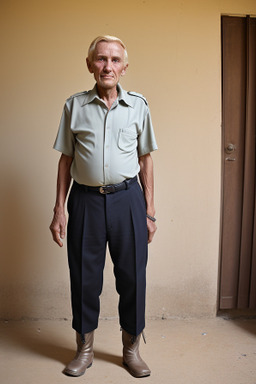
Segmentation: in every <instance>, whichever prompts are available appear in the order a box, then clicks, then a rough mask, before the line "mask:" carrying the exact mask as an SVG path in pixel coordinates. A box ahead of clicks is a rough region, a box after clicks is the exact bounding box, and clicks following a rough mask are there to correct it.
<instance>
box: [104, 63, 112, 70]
mask: <svg viewBox="0 0 256 384" xmlns="http://www.w3.org/2000/svg"><path fill="white" fill-rule="evenodd" d="M104 69H105V71H107V72H110V71H111V70H112V66H111V60H106V62H105V67H104Z"/></svg>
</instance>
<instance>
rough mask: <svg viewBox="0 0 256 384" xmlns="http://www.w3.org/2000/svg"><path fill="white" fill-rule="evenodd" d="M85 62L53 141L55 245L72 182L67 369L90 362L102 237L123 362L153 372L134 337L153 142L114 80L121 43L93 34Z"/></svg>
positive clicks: (138, 101)
mask: <svg viewBox="0 0 256 384" xmlns="http://www.w3.org/2000/svg"><path fill="white" fill-rule="evenodd" d="M86 61H87V66H88V69H89V71H90V73H92V74H93V75H94V78H95V80H96V85H95V87H94V88H93V89H92V90H90V91H88V92H82V93H78V94H75V95H74V96H71V97H70V98H69V99H68V100H67V101H66V103H65V106H64V110H63V114H62V118H61V122H60V126H59V131H58V135H57V138H56V141H55V144H54V148H55V149H56V150H58V151H60V152H61V153H62V154H61V157H60V161H59V167H58V179H57V197H56V204H55V207H54V217H53V220H52V223H51V226H50V230H51V232H52V236H53V239H54V241H55V242H56V243H57V244H58V245H59V246H62V240H63V239H64V237H65V227H66V218H65V208H64V204H65V200H66V196H67V193H68V190H69V186H70V183H71V179H73V185H72V188H71V191H70V194H69V199H68V204H67V208H68V213H69V220H68V231H67V247H68V261H69V268H70V280H71V298H72V312H73V328H74V329H75V331H76V341H77V353H76V356H75V358H74V359H73V360H72V361H71V362H70V363H69V364H68V365H67V367H66V368H65V370H64V373H65V374H67V375H69V376H81V375H82V374H84V372H85V370H86V369H87V368H89V367H90V366H91V365H92V362H93V340H94V330H95V329H96V328H97V326H98V318H99V310H100V305H99V296H100V294H101V291H102V284H103V269H104V263H105V254H106V244H107V243H108V247H109V251H110V255H111V258H112V261H113V264H114V274H115V279H116V289H117V292H118V294H119V318H120V325H121V329H122V341H123V363H124V365H125V366H126V367H127V369H128V371H129V372H130V373H131V374H132V375H133V376H134V377H144V376H149V375H150V370H149V368H148V366H147V365H146V363H145V362H144V361H143V360H142V358H141V357H140V354H139V342H140V336H141V334H142V331H143V329H144V327H145V288H146V264H147V247H148V243H150V242H151V241H152V238H153V236H154V233H155V231H156V225H155V217H154V216H155V208H154V199H153V190H154V188H153V162H152V158H151V155H150V152H152V151H154V150H156V149H157V145H156V141H155V136H154V131H153V127H152V123H151V117H150V112H149V108H148V104H147V101H146V100H145V98H144V97H143V96H141V95H139V94H137V93H134V92H126V91H124V90H123V89H122V87H121V86H120V84H119V80H120V77H121V76H124V75H125V73H126V70H127V67H128V56H127V51H126V48H125V45H124V44H123V42H122V41H121V40H120V39H118V38H116V37H113V36H100V37H98V38H96V39H95V40H94V41H93V42H92V44H91V45H90V48H89V52H88V57H87V60H86ZM137 175H139V180H140V183H141V187H142V188H141V187H140V185H139V184H138V181H137Z"/></svg>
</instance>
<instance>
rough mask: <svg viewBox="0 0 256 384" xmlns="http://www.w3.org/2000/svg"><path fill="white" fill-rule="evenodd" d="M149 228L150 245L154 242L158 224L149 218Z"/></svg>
mask: <svg viewBox="0 0 256 384" xmlns="http://www.w3.org/2000/svg"><path fill="white" fill-rule="evenodd" d="M147 227H148V244H149V243H151V241H152V240H153V237H154V234H155V233H156V230H157V226H156V223H155V222H154V221H152V220H150V219H149V218H147Z"/></svg>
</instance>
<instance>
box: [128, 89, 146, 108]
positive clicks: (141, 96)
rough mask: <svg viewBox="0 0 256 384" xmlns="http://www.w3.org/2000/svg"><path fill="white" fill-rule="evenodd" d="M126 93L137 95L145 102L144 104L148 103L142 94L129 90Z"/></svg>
mask: <svg viewBox="0 0 256 384" xmlns="http://www.w3.org/2000/svg"><path fill="white" fill-rule="evenodd" d="M127 93H128V95H131V96H136V97H139V98H140V99H142V100H143V101H144V102H145V104H146V105H148V102H147V99H146V98H145V97H144V96H143V95H141V94H140V93H137V92H131V91H129V92H127Z"/></svg>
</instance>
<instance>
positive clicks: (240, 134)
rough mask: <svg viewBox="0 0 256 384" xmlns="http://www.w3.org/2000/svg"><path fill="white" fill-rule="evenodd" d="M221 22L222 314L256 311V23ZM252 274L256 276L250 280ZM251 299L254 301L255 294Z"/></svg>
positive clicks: (232, 19)
mask: <svg viewBox="0 0 256 384" xmlns="http://www.w3.org/2000/svg"><path fill="white" fill-rule="evenodd" d="M255 21H256V20H255V19H252V18H250V17H247V18H238V17H226V16H225V17H223V18H222V129H223V207H222V243H221V266H220V267H221V268H220V300H219V308H220V309H231V308H248V307H255V304H256V300H255V299H256V286H255V283H254V281H253V280H252V279H253V278H254V279H255V277H256V272H254V271H255V267H256V260H255V256H254V253H255V251H254V249H253V241H254V239H255V228H254V213H255V209H254V206H255V201H254V200H255V197H254V196H255V131H256V130H255V109H256V104H255V100H256V99H255V92H256V81H255V80H256V77H255V76H256V66H255V51H256V44H255V43H256V34H255V32H256V28H255V26H256V23H255ZM254 274H255V276H254ZM254 291H255V297H254V298H253V292H254Z"/></svg>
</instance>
